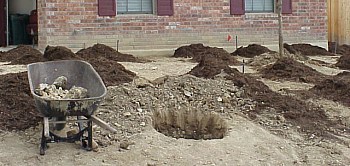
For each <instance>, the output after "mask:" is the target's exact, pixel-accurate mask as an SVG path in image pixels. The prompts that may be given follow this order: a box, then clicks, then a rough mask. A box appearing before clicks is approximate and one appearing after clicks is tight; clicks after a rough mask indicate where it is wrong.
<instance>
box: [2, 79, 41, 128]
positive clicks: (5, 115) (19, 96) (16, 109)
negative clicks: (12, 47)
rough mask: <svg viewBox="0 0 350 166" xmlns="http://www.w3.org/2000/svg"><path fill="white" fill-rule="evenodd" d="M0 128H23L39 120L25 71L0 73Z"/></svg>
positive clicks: (35, 123) (31, 125) (36, 123)
mask: <svg viewBox="0 0 350 166" xmlns="http://www.w3.org/2000/svg"><path fill="white" fill-rule="evenodd" d="M0 117H1V118H0V129H1V130H10V131H11V130H24V129H27V128H30V127H34V126H37V125H38V122H39V121H40V120H41V119H40V117H39V115H38V113H37V111H36V110H35V105H34V100H33V98H32V96H31V93H30V89H29V83H28V76H27V72H22V73H15V74H6V75H0Z"/></svg>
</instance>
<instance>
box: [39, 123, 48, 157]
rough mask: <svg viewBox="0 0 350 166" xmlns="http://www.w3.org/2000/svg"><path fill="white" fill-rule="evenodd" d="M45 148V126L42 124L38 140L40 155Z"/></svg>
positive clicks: (43, 153)
mask: <svg viewBox="0 0 350 166" xmlns="http://www.w3.org/2000/svg"><path fill="white" fill-rule="evenodd" d="M46 149H47V143H46V137H45V126H44V125H43V131H42V135H41V142H40V155H45V150H46Z"/></svg>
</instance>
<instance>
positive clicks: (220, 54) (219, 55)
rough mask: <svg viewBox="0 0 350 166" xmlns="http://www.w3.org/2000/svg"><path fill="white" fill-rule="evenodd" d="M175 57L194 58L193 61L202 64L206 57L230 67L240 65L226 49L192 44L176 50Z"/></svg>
mask: <svg viewBox="0 0 350 166" xmlns="http://www.w3.org/2000/svg"><path fill="white" fill-rule="evenodd" d="M173 57H175V58H179V57H184V58H192V60H193V61H195V62H200V61H201V60H202V59H203V58H205V57H213V58H216V59H220V60H222V62H224V63H226V64H229V65H235V64H239V62H238V61H237V60H236V58H235V57H233V56H231V55H230V54H229V53H228V52H227V51H225V50H224V49H222V48H217V47H208V46H204V45H203V44H191V45H188V46H182V47H179V48H177V49H176V50H175V53H174V55H173Z"/></svg>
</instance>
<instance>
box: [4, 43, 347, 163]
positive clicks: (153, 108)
mask: <svg viewBox="0 0 350 166" xmlns="http://www.w3.org/2000/svg"><path fill="white" fill-rule="evenodd" d="M194 46H196V45H194ZM303 46H304V45H303ZM101 47H102V48H103V49H102V50H108V52H109V54H111V52H112V53H113V50H110V49H109V48H105V47H104V46H103V45H96V46H95V48H99V49H101ZM192 47H193V46H192ZM201 47H203V46H201ZM190 48H191V47H190ZM203 48H208V47H203ZM258 48H261V47H258ZM91 49H92V51H90V52H93V51H94V52H95V53H99V52H98V51H95V50H94V49H93V48H91ZM196 49H198V48H197V47H196ZM179 50H181V49H179ZM182 50H186V51H185V52H190V51H189V50H188V48H184V49H182ZM213 50H216V49H213ZM242 50H244V49H242ZM59 51H62V49H59ZM222 51H223V50H220V51H216V52H222ZM245 51H246V50H245ZM102 52H103V51H102ZM208 52H210V51H208ZM216 52H215V51H214V53H212V54H211V57H214V58H215V57H216V58H219V59H225V56H226V55H227V54H226V53H223V54H221V55H225V56H217V55H216ZM246 52H250V53H251V51H246ZM253 52H254V51H253ZM256 52H259V51H256ZM81 53H84V52H83V51H81ZM181 53H183V54H184V51H182V52H181ZM203 54H205V53H203V52H201V53H200V56H198V57H200V58H198V57H197V58H194V61H193V59H190V58H191V57H192V58H193V57H194V56H185V57H187V58H174V57H170V56H169V57H147V59H148V60H147V61H146V60H142V61H140V60H138V59H135V58H130V57H129V56H127V57H128V58H125V59H126V60H124V61H123V60H120V59H119V60H118V59H114V60H113V62H109V61H108V63H107V67H108V66H109V65H110V64H116V63H118V64H120V65H121V66H122V67H119V66H118V68H116V69H115V71H116V72H119V71H123V73H127V74H125V75H124V77H123V78H127V79H121V80H119V81H118V80H114V79H109V78H108V76H109V75H111V74H113V73H108V71H107V70H106V69H102V68H103V67H101V65H99V66H95V67H96V70H97V71H98V72H99V71H100V72H101V73H102V72H105V73H106V74H101V77H102V78H103V79H105V81H107V82H108V84H107V85H108V94H107V96H106V98H105V100H104V102H103V103H102V104H101V106H100V107H99V109H98V110H97V111H96V113H95V114H96V115H97V116H98V117H100V118H101V119H103V120H105V121H106V122H107V123H109V124H110V125H111V126H113V127H114V128H116V129H117V131H118V132H117V133H116V134H112V133H110V132H108V131H106V130H104V129H101V128H100V127H98V126H97V125H94V126H93V129H94V140H95V141H96V143H97V144H98V145H99V148H98V150H96V151H95V152H87V151H85V150H83V149H82V148H81V146H80V144H78V143H76V144H74V143H73V144H72V143H53V144H49V146H50V147H49V149H48V150H47V153H46V155H44V156H40V155H39V153H38V152H39V148H38V146H39V139H40V135H41V128H40V126H41V125H40V118H39V119H38V121H37V122H38V123H34V124H33V123H31V124H29V125H28V123H24V124H25V125H22V127H21V129H22V130H18V129H16V127H17V126H16V124H13V123H9V121H13V119H14V118H15V117H13V116H12V114H11V113H9V112H7V111H6V110H7V109H9V108H11V109H13V110H15V111H17V113H18V115H21V116H23V114H24V113H22V111H21V110H20V108H28V109H33V108H31V107H33V105H30V104H29V105H28V103H27V105H26V104H22V106H21V107H20V106H17V105H18V103H13V101H12V100H9V101H8V100H1V102H0V106H1V109H0V110H2V112H1V114H0V116H2V117H7V121H2V123H4V124H5V125H7V126H9V127H5V128H4V127H2V128H1V129H2V130H1V132H0V148H1V149H3V150H2V151H1V152H0V165H73V164H74V165H348V163H350V158H349V156H350V135H349V131H350V128H349V124H350V110H349V107H348V103H347V102H346V100H344V99H343V98H341V97H337V94H341V93H340V92H336V93H335V94H334V93H329V91H323V90H322V89H331V87H330V86H332V87H333V86H335V89H336V90H337V89H338V90H340V91H341V90H343V91H345V90H346V88H347V86H346V84H344V83H343V82H342V81H344V80H348V79H347V77H345V76H346V74H342V75H338V73H341V72H343V71H346V70H340V69H338V68H337V67H335V66H334V64H335V63H337V61H336V60H337V59H338V58H339V56H331V55H319V56H317V55H312V56H301V55H300V54H299V55H295V54H293V55H291V54H289V55H288V56H289V57H290V58H291V59H288V60H280V61H278V58H276V55H275V53H274V52H265V53H262V54H261V55H260V53H259V56H257V55H256V56H255V57H254V56H251V55H249V57H244V56H239V55H236V57H235V59H232V61H233V62H235V63H229V64H225V65H221V64H220V65H219V64H218V63H216V62H220V61H216V60H212V59H210V58H209V59H203ZM53 55H55V54H53ZM57 55H59V54H57ZM65 55H66V54H65ZM71 55H72V56H70V58H71V57H73V58H77V59H80V58H84V56H83V55H79V53H77V55H75V54H71ZM84 55H85V56H88V55H89V54H84ZM46 57H51V58H52V57H53V58H54V59H55V56H46ZM59 57H60V58H61V56H59ZM88 57H89V56H88ZM102 57H103V58H102ZM180 57H184V55H183V56H180ZM19 58H20V57H19ZM56 58H57V57H56ZM85 58H86V57H85ZM113 58H115V57H113ZM230 58H231V57H230ZM4 59H6V58H4ZM40 59H41V57H40ZM91 59H93V58H91V57H90V58H89V59H85V60H87V61H90V63H92V64H93V65H98V62H94V61H93V60H91ZM100 59H103V61H106V59H110V57H105V56H103V53H101V55H100ZM243 59H244V60H245V62H246V63H245V66H244V71H245V74H243V73H242V71H243V66H242V65H241V64H243V61H242V60H243ZM41 60H42V59H41ZM292 60H295V61H292ZM314 60H317V61H314ZM43 61H46V59H43ZM130 61H131V62H130ZM198 62H199V63H198ZM237 62H240V63H237ZM321 62H322V63H321ZM325 64H327V65H325ZM226 65H231V67H230V68H227V66H226ZM273 65H275V66H273ZM307 66H309V67H310V68H309V67H307ZM107 67H104V68H107ZM232 68H237V69H238V70H239V71H241V74H240V73H237V72H238V71H235V70H231V69H232ZM0 69H1V70H0V73H1V74H2V75H4V74H8V73H14V72H18V71H25V67H24V66H21V65H7V64H6V63H2V64H1V65H0ZM133 73H134V74H133ZM188 73H190V74H188ZM191 73H192V75H191ZM271 73H275V74H274V77H272V76H271ZM301 73H302V74H301ZM114 74H115V73H114ZM344 75H345V76H344ZM12 77H13V75H11V76H7V77H6V78H12ZM323 77H325V79H329V80H333V82H335V83H336V84H332V82H329V81H328V83H329V86H326V85H328V84H325V86H324V87H320V85H318V82H317V79H320V78H323ZM14 78H21V77H20V76H16V77H14ZM208 78H211V79H208ZM338 78H341V79H339V80H338ZM107 79H108V80H107ZM128 80H131V81H128ZM315 80H316V81H315ZM321 81H322V80H321ZM321 81H319V82H321ZM13 83H14V85H13V87H17V86H15V85H16V81H13ZM1 84H5V83H0V85H1ZM8 85H9V84H8V83H6V86H0V87H1V88H3V89H5V88H6V89H11V88H13V87H12V86H8ZM315 85H316V87H319V88H318V91H317V93H316V92H314V91H313V90H312V89H313V88H314V87H315ZM23 86H25V85H23ZM23 88H24V89H25V88H28V87H23ZM265 88H267V89H265ZM339 88H340V89H339ZM3 89H2V91H3ZM17 91H20V92H22V91H23V90H18V89H16V88H14V90H13V92H17ZM7 92H8V91H7ZM325 92H327V94H329V95H333V97H331V98H327V97H323V98H319V97H317V95H318V96H322V95H324V94H326V93H325ZM332 92H334V91H332ZM8 93H10V92H8ZM19 94H22V95H23V96H24V97H22V98H25V97H27V96H26V94H28V93H27V92H26V93H19ZM1 95H7V94H1ZM271 95H273V96H276V97H271ZM8 96H9V95H7V97H8ZM28 96H29V97H30V94H29V95H28ZM334 96H335V97H334ZM10 97H11V96H10ZM2 98H3V96H2ZM332 99H337V100H335V101H333V100H332ZM285 100H287V102H288V101H289V102H290V103H296V104H295V105H290V104H288V103H285ZM5 101H6V102H5ZM271 101H273V102H274V103H270V102H271ZM278 102H280V103H282V104H278ZM266 103H268V104H266ZM5 106H6V107H5ZM299 106H301V107H299ZM309 106H310V108H311V109H306V107H309ZM303 107H305V108H303ZM304 109H305V110H304ZM297 110H301V111H297ZM303 111H314V112H311V113H312V114H311V115H310V113H307V112H303ZM15 115H16V114H15ZM312 115H314V116H312ZM28 116H36V115H31V114H30V115H26V114H25V116H24V117H22V118H21V119H20V120H19V121H20V122H26V121H24V120H23V119H28V118H29V119H30V118H31V119H33V117H28ZM11 117H12V118H11ZM74 126H75V125H74V124H68V125H67V127H66V128H65V129H64V130H62V131H59V132H60V134H62V135H64V134H65V133H66V132H67V131H69V130H72V129H74ZM12 130H13V131H12Z"/></svg>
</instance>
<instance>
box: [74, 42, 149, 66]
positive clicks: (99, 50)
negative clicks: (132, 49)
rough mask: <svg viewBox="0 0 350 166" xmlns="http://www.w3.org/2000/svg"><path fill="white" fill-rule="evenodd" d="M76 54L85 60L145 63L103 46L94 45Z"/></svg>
mask: <svg viewBox="0 0 350 166" xmlns="http://www.w3.org/2000/svg"><path fill="white" fill-rule="evenodd" d="M76 54H77V55H78V56H79V57H81V58H83V59H85V60H90V59H94V58H101V57H103V58H106V59H109V60H113V61H118V62H147V61H146V60H143V59H140V58H137V57H134V56H133V55H130V54H123V53H120V52H118V51H116V50H115V49H113V48H112V47H109V46H106V45H104V44H95V45H93V46H92V47H89V48H86V49H81V50H79V51H78V52H77V53H76Z"/></svg>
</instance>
